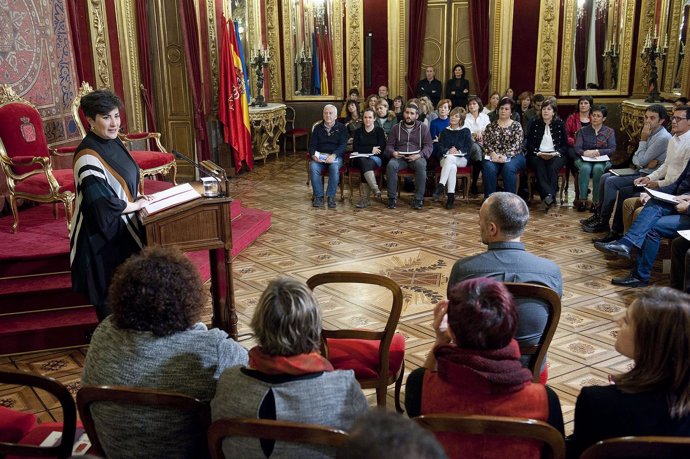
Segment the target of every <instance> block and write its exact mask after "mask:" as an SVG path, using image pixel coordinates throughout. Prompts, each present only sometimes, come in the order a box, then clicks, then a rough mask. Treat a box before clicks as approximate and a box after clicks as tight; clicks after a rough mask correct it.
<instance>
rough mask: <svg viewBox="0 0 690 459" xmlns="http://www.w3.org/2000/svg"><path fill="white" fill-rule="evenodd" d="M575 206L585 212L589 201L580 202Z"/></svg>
mask: <svg viewBox="0 0 690 459" xmlns="http://www.w3.org/2000/svg"><path fill="white" fill-rule="evenodd" d="M575 208H576V209H577V211H578V212H584V211H585V210H587V201H580V202H578V203H577V205H576V206H575Z"/></svg>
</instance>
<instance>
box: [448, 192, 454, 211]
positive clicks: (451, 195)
mask: <svg viewBox="0 0 690 459" xmlns="http://www.w3.org/2000/svg"><path fill="white" fill-rule="evenodd" d="M454 203H455V193H448V200H447V201H446V209H448V210H450V209H452V208H453V207H455V206H454Z"/></svg>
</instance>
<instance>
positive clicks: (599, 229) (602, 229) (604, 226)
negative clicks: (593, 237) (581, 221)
mask: <svg viewBox="0 0 690 459" xmlns="http://www.w3.org/2000/svg"><path fill="white" fill-rule="evenodd" d="M610 230H611V227H610V226H609V224H608V223H606V222H603V221H601V220H597V221H596V222H594V223H593V224H591V225H582V231H584V232H585V233H608V232H609V231H610Z"/></svg>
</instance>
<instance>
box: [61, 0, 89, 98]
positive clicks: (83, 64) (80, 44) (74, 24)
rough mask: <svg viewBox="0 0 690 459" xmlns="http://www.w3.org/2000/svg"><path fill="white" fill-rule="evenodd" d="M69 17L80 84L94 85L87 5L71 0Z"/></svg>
mask: <svg viewBox="0 0 690 459" xmlns="http://www.w3.org/2000/svg"><path fill="white" fill-rule="evenodd" d="M66 5H67V15H68V16H67V17H68V21H69V29H70V36H71V38H72V46H73V47H74V64H75V66H76V68H77V79H78V80H79V81H78V84H79V85H81V82H82V81H87V82H89V83H91V84H93V83H94V80H95V78H94V76H95V74H94V69H93V64H92V61H91V39H90V38H89V20H88V16H87V14H86V3H85V2H80V1H77V0H69V1H68V2H66Z"/></svg>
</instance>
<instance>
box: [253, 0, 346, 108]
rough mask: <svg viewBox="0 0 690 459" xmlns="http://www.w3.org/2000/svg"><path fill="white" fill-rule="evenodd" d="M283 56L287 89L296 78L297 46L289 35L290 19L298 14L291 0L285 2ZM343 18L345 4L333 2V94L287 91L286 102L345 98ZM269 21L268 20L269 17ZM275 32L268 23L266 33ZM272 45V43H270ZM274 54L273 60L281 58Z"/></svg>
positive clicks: (272, 73)
mask: <svg viewBox="0 0 690 459" xmlns="http://www.w3.org/2000/svg"><path fill="white" fill-rule="evenodd" d="M267 8H268V2H267ZM282 14H283V55H284V56H285V65H284V66H283V76H284V78H285V80H284V81H285V87H286V88H291V87H292V81H293V78H294V55H295V49H296V48H295V44H294V42H293V40H292V34H290V33H287V31H288V30H290V17H291V16H292V15H294V14H296V13H295V12H294V11H292V2H291V1H290V0H283V10H282ZM342 17H343V4H342V2H341V1H340V0H333V11H332V19H333V29H332V30H329V33H330V36H331V41H332V42H333V45H334V46H333V88H332V91H331V94H329V95H327V96H311V95H304V96H303V95H297V94H293V91H291V90H286V91H285V100H303V101H310V100H333V99H335V100H342V99H343V98H344V91H343V78H342V75H343V74H344V72H343V47H342V43H343V27H342ZM267 20H268V15H267ZM271 29H274V30H273V33H277V32H276V30H277V28H276V27H271V26H270V25H269V24H268V22H267V24H266V31H267V34H268V33H269V32H270V31H271ZM269 43H270V42H269ZM277 51H278V50H276V53H275V54H274V53H273V50H272V49H271V50H270V53H271V58H272V59H274V57H273V56H279V55H280V54H279V53H278V52H277ZM273 75H275V72H273V70H271V87H273Z"/></svg>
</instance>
